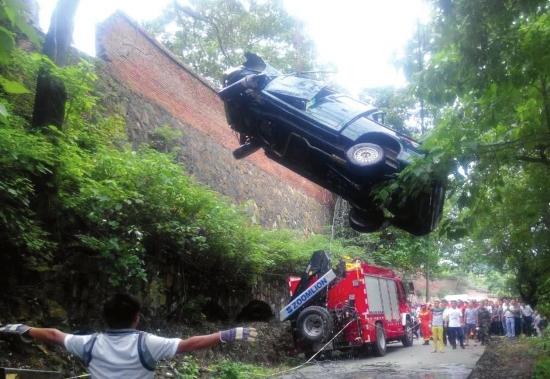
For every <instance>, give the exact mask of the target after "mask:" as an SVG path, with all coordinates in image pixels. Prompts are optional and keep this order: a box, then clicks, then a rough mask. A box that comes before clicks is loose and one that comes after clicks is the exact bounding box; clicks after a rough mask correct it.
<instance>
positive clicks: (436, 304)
mask: <svg viewBox="0 0 550 379" xmlns="http://www.w3.org/2000/svg"><path fill="white" fill-rule="evenodd" d="M434 308H439V300H434Z"/></svg>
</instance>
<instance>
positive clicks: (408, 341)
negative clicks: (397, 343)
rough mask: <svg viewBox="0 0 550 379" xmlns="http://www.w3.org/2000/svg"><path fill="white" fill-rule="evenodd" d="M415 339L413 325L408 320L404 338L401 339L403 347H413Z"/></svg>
mask: <svg viewBox="0 0 550 379" xmlns="http://www.w3.org/2000/svg"><path fill="white" fill-rule="evenodd" d="M413 339H414V331H413V324H412V322H411V320H407V324H406V325H405V334H404V335H403V337H401V342H402V343H403V346H405V347H409V346H412V345H413Z"/></svg>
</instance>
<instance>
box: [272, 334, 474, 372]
mask: <svg viewBox="0 0 550 379" xmlns="http://www.w3.org/2000/svg"><path fill="white" fill-rule="evenodd" d="M431 351H432V346H424V345H421V343H420V342H419V341H418V340H415V341H414V345H413V346H412V347H408V348H407V347H403V345H401V343H394V344H390V345H388V351H387V354H386V355H385V356H384V357H380V358H378V357H373V356H368V357H366V358H361V359H344V358H342V359H336V360H332V361H322V362H315V363H314V364H312V365H309V366H306V367H303V368H301V369H300V370H298V371H295V372H292V373H289V374H286V375H283V376H280V377H279V379H322V378H335V379H367V378H369V379H387V378H403V379H410V378H412V379H465V378H467V377H468V375H469V374H470V372H471V371H472V369H473V368H474V366H475V364H476V362H477V361H478V359H479V358H480V357H481V355H482V354H483V351H484V347H483V346H480V345H479V344H477V343H476V344H473V343H471V342H470V346H467V347H466V349H464V350H462V349H461V348H460V347H459V348H458V349H457V350H452V349H451V348H450V347H448V348H446V349H445V352H443V353H432V352H431Z"/></svg>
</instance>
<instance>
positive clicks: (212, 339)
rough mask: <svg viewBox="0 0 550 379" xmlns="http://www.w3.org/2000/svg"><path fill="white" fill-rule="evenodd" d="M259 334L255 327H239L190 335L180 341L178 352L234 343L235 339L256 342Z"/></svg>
mask: <svg viewBox="0 0 550 379" xmlns="http://www.w3.org/2000/svg"><path fill="white" fill-rule="evenodd" d="M257 335H258V333H257V332H256V329H254V328H243V327H239V328H233V329H229V330H222V331H221V332H216V333H212V334H206V335H203V336H194V337H189V338H187V339H184V340H181V341H180V343H179V345H178V350H177V351H176V353H177V354H181V353H184V352H186V351H194V350H200V349H206V348H208V347H212V346H216V345H218V344H220V343H233V342H235V341H244V342H255V341H256V336H257Z"/></svg>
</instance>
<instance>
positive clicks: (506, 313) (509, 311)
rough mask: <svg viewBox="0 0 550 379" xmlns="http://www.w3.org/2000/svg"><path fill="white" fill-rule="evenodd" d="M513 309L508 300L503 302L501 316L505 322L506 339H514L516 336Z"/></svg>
mask: <svg viewBox="0 0 550 379" xmlns="http://www.w3.org/2000/svg"><path fill="white" fill-rule="evenodd" d="M514 312H515V308H514V305H513V304H510V303H509V302H508V300H506V301H504V304H503V305H502V316H503V317H504V320H505V321H504V322H505V325H506V327H505V331H506V337H508V338H514V337H515V336H516V323H515V319H514Z"/></svg>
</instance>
